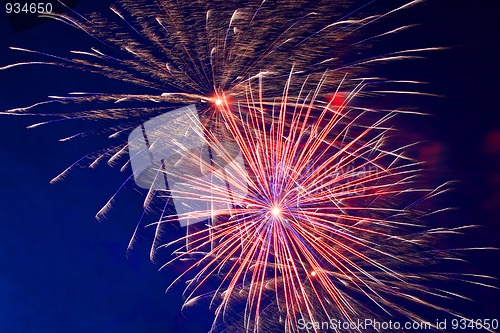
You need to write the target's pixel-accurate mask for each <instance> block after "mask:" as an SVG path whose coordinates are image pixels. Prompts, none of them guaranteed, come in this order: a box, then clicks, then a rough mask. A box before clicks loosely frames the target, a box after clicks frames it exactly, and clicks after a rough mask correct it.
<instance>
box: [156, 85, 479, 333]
mask: <svg viewBox="0 0 500 333" xmlns="http://www.w3.org/2000/svg"><path fill="white" fill-rule="evenodd" d="M291 80H292V77H291V76H290V78H289V79H288V80H287V81H286V84H285V85H284V87H285V89H284V91H283V93H282V95H281V97H279V98H277V99H276V101H275V102H274V104H272V105H268V104H267V103H263V101H262V100H261V99H260V96H263V95H265V84H264V83H263V82H262V80H260V81H259V82H258V83H254V84H253V85H255V86H256V87H254V86H253V85H252V82H250V83H249V84H248V86H247V90H246V98H245V100H243V101H241V102H240V103H238V113H237V114H234V113H233V112H227V113H226V112H222V113H223V114H224V115H226V116H225V118H224V121H225V123H226V124H227V125H228V126H227V128H228V132H229V134H230V135H231V136H232V137H233V138H234V140H235V142H236V144H237V146H238V147H239V149H240V151H241V155H242V156H243V159H244V161H245V167H241V165H240V164H234V163H233V168H232V169H231V170H229V171H228V169H227V168H223V166H225V165H228V164H231V162H232V161H233V160H234V157H233V156H234V153H231V152H228V150H227V148H226V147H225V146H224V145H223V144H222V143H221V140H220V139H219V138H217V136H216V135H213V134H210V132H207V133H208V141H209V142H210V144H209V146H210V149H211V151H212V153H213V154H214V156H217V157H218V158H217V159H216V160H218V163H216V164H220V165H216V166H215V167H214V163H213V161H211V163H207V162H205V161H204V160H203V159H200V156H199V154H191V155H190V156H189V157H188V159H189V161H190V162H189V163H188V164H190V165H194V166H198V165H203V167H204V168H207V169H209V168H211V170H212V172H213V173H212V178H211V179H200V178H199V177H191V176H188V175H186V174H185V173H184V175H183V176H182V175H179V174H174V173H173V172H171V171H169V170H168V169H166V170H162V172H164V173H165V174H166V175H167V178H168V177H172V176H175V177H177V178H179V177H180V178H182V182H183V183H184V185H185V186H183V187H182V190H181V191H176V190H172V189H170V191H169V193H168V195H169V196H174V197H181V198H185V199H189V200H191V201H192V202H195V204H194V205H193V207H191V208H192V209H191V210H190V211H189V212H188V213H184V214H175V215H170V216H164V217H163V219H162V220H160V221H159V222H158V224H157V226H161V225H162V224H163V223H170V222H173V221H181V222H182V221H185V220H189V219H192V218H196V217H202V218H207V216H211V217H212V219H211V223H209V224H208V225H207V228H206V229H204V230H201V231H198V232H196V233H194V234H192V235H188V236H187V237H186V238H183V239H180V240H177V241H174V242H172V243H169V244H166V245H162V246H160V247H164V246H174V245H175V244H179V242H183V241H185V240H187V241H188V242H189V244H188V246H184V245H182V247H181V248H179V250H177V251H175V252H174V253H175V254H176V257H175V259H173V260H172V261H171V262H169V263H168V264H170V263H172V262H175V261H177V260H188V261H189V260H192V261H193V264H192V266H191V267H189V268H188V269H187V270H186V271H185V273H183V274H182V275H181V276H180V277H179V279H181V278H182V276H190V280H189V283H188V285H187V288H186V292H185V295H186V297H187V300H186V305H190V304H193V303H195V302H196V300H198V299H199V298H200V297H204V295H203V294H202V295H199V293H198V294H197V291H198V290H199V289H200V287H201V285H203V283H204V282H206V281H208V280H210V279H213V278H214V276H218V277H219V278H220V287H219V288H218V289H217V290H216V291H215V292H214V293H212V294H211V296H212V301H211V303H212V304H214V303H217V302H218V304H217V307H216V311H215V315H216V317H217V318H219V319H221V318H222V317H224V313H226V311H230V310H228V309H227V308H228V305H229V304H231V303H232V302H233V301H234V300H235V299H236V300H239V301H240V302H241V301H243V303H244V304H245V311H244V314H243V318H244V328H245V330H246V331H259V330H265V329H266V325H268V324H265V323H266V322H267V323H269V321H268V320H267V318H266V315H267V316H272V318H275V319H276V318H277V317H280V318H281V320H282V325H283V326H282V327H281V330H285V331H286V332H295V331H298V326H297V323H299V322H300V321H301V320H302V321H305V322H309V323H311V322H320V321H328V322H329V321H331V320H333V319H337V320H339V319H341V320H343V321H346V322H355V320H357V319H358V318H359V317H360V315H361V314H363V315H364V316H367V315H368V314H370V315H371V318H378V317H381V315H380V312H381V313H384V312H385V313H386V314H388V315H390V316H403V317H405V318H407V319H408V320H411V321H421V322H423V321H424V318H422V317H421V316H419V314H418V313H415V312H412V311H411V310H408V309H407V308H406V307H405V306H404V305H402V304H407V303H408V302H410V303H412V302H413V303H416V304H419V305H423V306H426V307H429V308H432V309H434V310H438V311H443V312H446V313H452V314H454V315H457V316H460V314H458V313H454V312H453V311H452V310H447V309H445V308H443V307H442V306H440V305H438V304H439V303H435V302H434V299H439V298H444V297H446V298H449V297H450V292H448V291H445V290H436V289H433V288H430V287H429V286H426V283H428V282H429V281H433V280H435V279H446V280H451V279H453V276H452V275H451V274H446V273H440V272H426V271H425V270H424V269H421V270H418V271H421V273H419V274H418V276H416V275H415V271H416V268H415V267H416V266H423V265H424V266H425V265H426V263H427V264H428V263H430V262H432V261H436V260H440V259H450V258H451V254H450V253H444V252H442V253H440V254H439V255H436V254H432V251H429V248H428V246H429V245H430V243H431V241H432V240H433V239H434V237H435V235H437V234H454V233H459V232H460V229H461V228H459V229H445V228H429V227H426V226H425V224H424V222H423V221H422V219H421V217H420V216H419V214H423V213H422V212H421V211H420V212H419V211H418V209H417V208H416V206H417V207H418V206H422V205H421V204H419V202H422V201H425V200H428V199H430V198H432V197H433V196H435V195H438V194H440V193H442V192H444V191H446V190H447V189H448V186H447V184H444V185H443V186H441V187H438V188H422V187H419V186H418V182H417V181H416V180H417V179H418V176H419V173H420V172H419V171H420V168H421V165H420V163H418V162H416V161H414V160H412V159H411V158H409V157H408V156H406V150H407V149H409V146H404V147H401V146H399V145H396V146H395V147H396V148H390V147H391V146H394V143H393V142H392V141H393V139H391V129H390V126H389V124H390V122H391V118H392V117H394V116H395V115H396V113H397V112H394V113H388V114H383V115H380V113H377V112H375V111H374V110H367V109H360V108H358V107H350V106H349V103H351V102H352V100H353V99H355V97H356V96H357V95H358V94H359V93H360V92H361V91H362V88H363V85H362V84H360V85H359V86H358V87H357V88H356V89H354V90H353V91H352V92H351V93H350V94H349V95H347V96H346V98H345V100H344V102H343V103H342V104H340V105H334V104H333V103H332V101H334V100H335V98H333V99H331V100H329V101H328V100H327V101H324V100H321V98H320V97H319V96H321V95H322V94H321V92H322V90H323V89H324V87H325V86H330V85H323V83H325V82H326V81H328V80H329V78H327V77H325V78H324V79H323V80H322V81H321V82H320V83H319V85H318V86H317V88H316V89H315V90H314V91H307V90H302V91H301V93H300V94H298V95H296V96H291V95H290V94H289V87H290V86H292V85H291ZM303 86H308V84H307V83H304V84H303ZM340 88H341V84H340V82H339V84H338V89H337V91H338V90H340ZM333 94H334V95H335V92H333ZM220 107H221V108H229V107H231V106H230V105H228V104H221V106H220ZM374 112H375V117H374V115H373V113H374ZM374 118H375V120H374ZM203 167H202V168H203ZM228 172H229V173H231V174H230V177H228V175H227V173H228ZM227 183H229V187H230V188H232V189H239V191H232V192H231V195H232V198H231V201H230V202H228V199H227V194H226V193H227V188H228V186H227V185H226V184H227ZM207 199H208V200H209V201H211V202H212V203H213V205H212V206H211V207H209V208H208V209H201V210H200V209H198V207H199V205H196V201H197V200H198V201H200V202H202V201H203V202H205V201H206V200H207ZM168 264H167V265H168ZM410 272H411V273H410ZM476 278H477V279H479V280H480V279H481V277H476ZM469 280H470V278H469ZM471 282H472V283H474V281H471ZM454 297H461V296H460V295H458V294H456V295H454ZM269 308H271V309H273V310H272V311H276V313H278V314H279V316H277V315H276V313H274V314H271V315H270V314H269ZM368 317H370V316H368ZM214 325H215V324H214ZM214 327H215V326H214ZM352 331H355V330H354V329H353V330H352Z"/></svg>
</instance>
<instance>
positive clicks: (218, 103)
mask: <svg viewBox="0 0 500 333" xmlns="http://www.w3.org/2000/svg"><path fill="white" fill-rule="evenodd" d="M215 105H217V106H220V105H222V101H221V100H220V98H218V99H216V100H215Z"/></svg>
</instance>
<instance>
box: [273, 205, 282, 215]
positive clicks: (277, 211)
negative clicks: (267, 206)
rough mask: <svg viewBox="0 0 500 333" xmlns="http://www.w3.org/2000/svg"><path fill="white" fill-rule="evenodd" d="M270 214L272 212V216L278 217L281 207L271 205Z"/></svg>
mask: <svg viewBox="0 0 500 333" xmlns="http://www.w3.org/2000/svg"><path fill="white" fill-rule="evenodd" d="M271 214H273V216H274V217H278V216H280V215H281V208H279V207H273V208H272V209H271Z"/></svg>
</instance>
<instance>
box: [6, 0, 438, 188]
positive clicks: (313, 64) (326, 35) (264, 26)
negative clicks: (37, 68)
mask: <svg viewBox="0 0 500 333" xmlns="http://www.w3.org/2000/svg"><path fill="white" fill-rule="evenodd" d="M419 2H420V1H411V2H401V3H399V4H395V5H394V6H393V7H389V8H370V4H366V5H365V6H362V7H359V6H356V5H354V4H353V3H351V2H339V3H337V2H335V3H333V4H332V3H331V1H319V2H318V1H316V2H314V6H313V5H312V4H310V3H308V2H302V1H297V2H295V1H294V2H283V3H281V2H276V3H274V2H267V1H262V2H259V1H257V2H249V3H245V4H241V3H227V2H219V1H214V2H212V1H210V2H206V1H180V2H179V1H158V2H155V4H151V3H149V2H146V1H119V2H117V3H116V4H115V5H113V6H112V7H111V9H110V10H111V12H110V15H111V17H109V15H106V16H103V14H102V13H93V14H89V15H87V16H83V15H80V14H79V13H76V12H73V11H71V10H70V9H68V11H69V13H64V14H63V13H47V14H44V16H47V17H50V18H52V19H54V20H58V21H61V22H64V23H66V24H68V25H69V26H72V27H74V28H76V29H79V30H81V31H82V32H84V33H85V34H88V35H89V36H91V37H93V38H94V39H95V40H96V43H97V46H94V47H91V48H90V49H88V50H72V51H71V52H69V53H68V54H66V55H55V54H50V53H49V52H45V51H37V50H31V49H27V48H25V47H17V46H16V47H12V48H11V49H13V50H16V51H22V52H23V53H25V54H26V55H28V54H36V55H38V57H39V58H37V59H36V60H35V61H33V60H31V59H29V58H28V59H27V60H26V61H20V62H19V63H15V64H11V65H7V66H3V67H0V69H1V70H7V69H10V68H12V67H16V66H26V65H40V64H43V65H55V66H62V67H67V68H72V69H76V70H81V71H88V72H92V73H95V74H98V75H102V76H105V77H109V78H112V79H116V80H120V81H124V82H129V83H131V84H134V85H136V86H137V87H138V88H137V89H138V90H139V91H141V93H136V94H130V93H119V92H116V93H111V92H100V93H86V92H74V93H70V94H69V95H68V96H51V99H50V100H48V101H43V102H39V103H36V104H34V105H31V106H28V107H20V108H16V109H12V110H8V111H6V112H7V113H10V114H30V115H37V116H41V115H43V116H46V117H49V118H50V120H46V121H42V122H39V123H36V124H34V125H32V126H31V127H37V126H40V125H45V124H47V123H52V122H54V121H60V120H61V119H64V120H89V121H93V120H98V121H100V122H99V123H101V124H103V125H102V126H101V127H99V126H93V127H92V128H91V129H88V130H83V131H82V132H79V133H76V134H74V135H71V136H69V137H66V138H62V139H61V141H68V140H74V139H77V138H80V137H84V136H87V135H90V134H94V135H103V137H106V136H108V137H109V138H111V139H119V138H123V137H124V136H126V135H127V134H128V133H129V132H130V131H131V130H133V129H134V128H136V127H137V126H140V125H141V124H142V123H144V122H145V121H147V120H148V119H151V118H153V117H155V116H158V115H161V114H163V113H165V112H168V111H170V110H174V109H176V108H178V107H179V106H181V105H186V104H192V103H200V102H202V103H201V105H200V107H199V108H198V110H199V112H200V114H201V115H202V120H203V121H204V122H205V125H206V126H211V127H212V128H211V130H218V128H219V127H220V126H223V125H221V123H220V122H221V114H220V111H221V109H220V108H219V107H218V105H217V104H218V103H221V102H222V101H224V102H225V103H227V104H229V105H232V106H233V107H232V108H228V109H227V110H226V111H227V112H230V111H235V110H236V108H235V107H234V106H235V104H232V101H236V100H238V99H240V98H241V97H242V96H244V90H245V82H247V81H248V80H250V79H252V78H256V77H265V76H270V75H272V76H274V77H286V76H287V73H288V72H289V70H290V66H291V64H293V66H294V68H295V73H294V74H295V75H300V76H304V77H305V76H307V75H308V76H311V77H312V78H316V81H317V80H319V79H320V77H321V75H322V73H324V71H325V70H329V71H330V75H331V76H335V78H336V79H337V80H340V79H341V78H342V77H343V76H344V74H345V73H346V72H347V71H348V72H349V74H350V76H349V81H346V82H344V89H347V90H348V91H349V90H350V89H353V87H355V86H356V85H357V84H358V83H359V81H360V80H365V82H366V81H367V80H368V81H371V82H372V83H373V84H374V85H373V87H374V88H373V89H365V92H366V93H380V92H381V91H382V90H383V92H384V93H386V94H387V93H415V94H420V92H418V90H417V89H414V88H413V87H412V86H414V85H415V84H418V83H419V82H415V81H405V82H400V84H403V85H406V86H404V87H403V86H401V87H400V88H398V89H393V88H392V87H391V84H390V82H391V80H387V79H384V78H380V77H367V75H368V73H370V72H369V69H370V68H371V67H373V66H374V65H377V64H382V63H386V62H391V61H398V60H403V59H408V58H415V57H419V54H420V53H422V52H426V51H431V50H435V49H436V48H425V49H422V48H420V49H411V50H410V49H406V50H401V49H394V50H391V51H387V52H386V50H384V52H383V53H379V54H377V53H375V52H373V51H370V48H371V46H373V45H375V44H377V41H378V40H380V39H382V40H383V39H384V38H388V37H390V36H391V35H394V34H400V33H404V31H406V30H408V28H410V27H411V26H399V25H396V26H394V22H391V17H393V16H395V15H396V14H397V13H398V12H400V11H402V10H405V9H407V8H409V7H411V6H413V5H416V4H418V3H419ZM308 7H310V8H311V10H306V9H305V8H308ZM382 7H383V6H382ZM374 12H375V13H374ZM346 13H347V14H346ZM384 21H385V22H387V25H381V24H380V22H384ZM367 35H368V36H369V38H367ZM40 57H42V58H41V59H40ZM45 59H46V60H45ZM284 59H286V60H287V61H283V60H284ZM385 83H389V85H388V86H387V87H386V88H385V89H384V88H382V86H383V85H384V84H385ZM392 83H394V82H392ZM292 84H293V83H292ZM273 87H274V90H273ZM308 88H309V89H314V87H308ZM290 89H291V90H292V91H294V92H296V90H297V89H300V86H297V87H290ZM267 90H268V92H269V93H272V94H271V95H272V98H274V96H279V94H280V90H281V87H280V86H279V85H275V86H273V85H272V84H269V87H268V89H267ZM331 90H332V91H333V90H335V87H331ZM339 95H340V94H339ZM272 98H271V100H272ZM82 103H84V105H86V106H85V107H84V108H83V111H82V109H81V108H80V107H79V106H78V105H79V104H82ZM61 104H62V105H64V108H65V110H67V109H68V108H76V110H75V111H73V112H71V111H69V112H68V111H64V112H56V113H55V112H51V109H54V108H57V107H58V105H61ZM54 118H56V119H54ZM92 123H94V122H92ZM126 149H127V147H126V143H121V144H112V146H111V147H109V148H107V149H105V150H101V151H98V152H95V153H92V154H89V155H88V156H86V157H85V158H84V159H82V160H79V161H77V162H76V163H75V164H74V165H73V166H71V167H70V168H68V169H67V170H65V171H64V172H63V173H62V174H61V175H60V176H58V177H56V178H55V179H54V181H57V180H58V179H61V178H62V177H63V176H64V175H65V174H66V173H67V172H68V171H69V170H70V169H71V168H73V167H75V166H90V167H95V166H96V165H97V164H98V163H99V162H101V161H104V160H108V162H109V163H110V164H113V163H114V162H116V161H117V159H118V157H119V156H120V155H122V153H123V152H124V151H126Z"/></svg>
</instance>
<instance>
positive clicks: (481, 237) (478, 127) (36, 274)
mask: <svg viewBox="0 0 500 333" xmlns="http://www.w3.org/2000/svg"><path fill="white" fill-rule="evenodd" d="M80 2H85V1H80ZM464 3H465V1H452V0H446V1H443V0H434V1H428V3H427V4H425V5H422V6H419V7H417V8H415V9H412V10H410V11H407V12H405V15H406V16H404V17H403V18H402V20H403V21H405V22H406V21H409V22H410V23H420V26H419V27H417V28H415V32H414V33H413V37H414V40H413V41H411V43H409V45H412V43H415V44H414V45H418V46H423V45H427V46H448V47H449V49H448V50H445V51H441V52H438V53H433V54H431V55H429V56H428V57H427V58H426V59H424V60H418V61H415V62H412V63H409V64H406V65H402V67H401V68H394V69H393V70H401V71H404V72H407V73H408V74H409V75H413V76H412V78H413V77H414V78H416V79H422V80H425V81H428V82H430V84H429V85H427V86H426V88H425V89H426V90H428V91H430V92H434V93H437V94H439V95H442V96H444V97H441V98H423V99H420V100H419V101H418V103H420V107H421V109H423V110H424V111H425V112H428V113H429V114H431V116H429V117H424V118H423V119H420V120H416V121H415V122H414V123H408V124H405V125H404V126H406V127H407V128H408V133H418V132H420V134H415V135H416V137H418V138H422V137H424V138H426V141H425V143H423V145H422V147H421V148H420V151H419V154H420V157H421V158H422V159H424V160H426V161H428V162H429V165H430V168H431V169H432V171H433V173H434V174H435V177H436V178H437V179H438V180H446V179H453V180H458V182H457V183H456V184H455V185H454V188H455V190H454V191H453V192H452V193H451V194H449V195H447V196H446V197H445V198H444V199H443V200H445V202H444V205H445V206H449V207H456V208H457V209H456V210H455V211H453V212H449V213H447V215H445V216H442V217H440V218H439V219H440V221H439V222H440V223H442V221H443V220H444V221H453V223H454V224H457V225H460V224H480V225H482V226H483V227H481V228H479V229H477V230H474V231H473V232H471V234H470V236H468V237H466V238H465V239H464V238H461V239H460V242H462V243H460V245H462V246H463V245H464V244H465V245H471V246H472V245H474V246H499V242H498V234H499V231H500V227H499V223H500V124H499V121H498V119H499V118H500V117H498V114H499V113H500V108H499V102H498V98H499V94H500V90H499V85H498V77H499V74H500V72H499V61H498V59H500V52H499V41H500V37H499V35H498V32H499V31H500V26H499V24H500V17H499V14H498V13H499V12H500V11H499V10H498V8H494V7H495V5H494V1H487V0H482V1H474V2H472V1H470V2H469V3H468V4H464ZM360 4H363V2H360ZM74 8H75V10H77V11H78V12H82V13H85V12H88V11H89V10H103V11H105V10H107V9H106V8H107V7H106V6H105V5H91V4H89V3H88V2H87V3H86V4H82V3H78V4H77V5H76V6H75V7H74ZM3 9H4V8H3V5H2V12H1V14H0V66H4V65H7V64H10V63H14V62H16V57H18V56H19V55H20V53H19V52H15V51H11V50H9V49H8V47H9V46H19V47H27V48H32V49H43V50H47V51H51V52H53V53H54V54H61V53H65V52H67V50H71V49H82V48H84V47H85V46H88V45H93V44H95V41H93V40H92V39H91V38H89V37H88V36H84V35H83V34H82V33H81V32H78V31H76V30H74V29H70V28H68V27H67V26H65V25H64V24H62V23H58V22H53V21H49V22H44V23H42V24H40V25H36V26H33V27H29V28H25V29H21V30H20V29H19V27H13V26H12V25H11V24H10V22H9V21H8V19H7V16H6V14H5V13H4V11H3ZM396 42H397V41H396ZM403 76H404V75H403ZM133 89H135V87H130V86H129V85H127V84H124V83H122V82H115V81H113V80H111V79H103V78H101V77H100V76H96V75H92V74H89V73H81V72H77V71H74V70H67V69H63V68H59V67H49V66H29V67H17V68H13V69H9V70H6V71H0V110H4V109H9V108H12V107H18V106H26V105H29V104H31V103H34V102H38V101H42V100H45V98H46V97H47V96H49V95H65V94H67V93H68V92H71V91H113V92H120V91H129V92H132V91H134V90H133ZM412 119H413V118H412ZM33 122H34V121H33V119H30V118H29V117H8V116H0V129H1V131H0V151H1V162H2V163H0V181H1V184H2V185H1V186H0V198H1V200H0V333H3V332H6V333H10V332H23V333H31V332H51V333H58V332H61V333H62V332H74V333H80V332H82V333H83V332H109V333H111V332H120V333H132V332H151V333H153V332H155V333H156V332H158V333H159V332H194V333H196V332H206V331H208V329H209V327H210V322H211V319H210V317H209V316H208V315H207V313H208V311H206V313H205V312H203V311H204V310H203V309H200V310H199V311H200V313H199V314H197V315H194V314H192V313H191V314H184V315H183V314H182V313H181V311H180V307H181V304H182V297H181V294H180V293H181V292H180V290H178V289H174V290H173V291H171V292H169V293H168V294H165V293H164V291H165V289H166V288H167V286H168V285H169V283H170V282H171V281H172V279H173V278H174V277H175V276H176V275H177V274H178V273H179V272H178V271H176V270H175V269H173V268H170V269H167V270H163V271H160V272H158V268H159V267H160V266H161V263H162V262H161V261H160V262H158V263H151V262H150V261H149V248H148V245H149V244H150V243H149V241H150V240H151V234H150V233H149V232H147V231H146V232H142V233H141V234H140V237H139V240H138V242H137V244H136V247H135V248H134V250H132V251H131V252H129V253H127V252H126V248H127V245H128V242H129V239H130V236H131V235H132V233H133V231H134V228H135V225H136V223H137V221H138V219H139V218H140V216H141V213H142V210H141V207H142V201H143V193H142V192H140V191H138V190H137V189H136V188H135V187H134V186H133V185H132V184H130V185H129V186H127V187H126V188H125V190H124V191H122V192H121V193H120V194H119V196H118V197H117V200H116V201H115V205H114V208H113V209H112V210H111V211H110V213H109V214H108V216H107V218H106V219H105V220H104V221H102V222H98V221H96V220H95V218H94V215H95V214H96V212H97V211H98V210H99V209H100V208H101V207H102V206H103V205H104V204H105V203H106V201H107V200H108V199H109V197H110V196H111V195H112V194H113V193H114V192H115V191H116V190H117V189H118V187H119V186H120V184H121V183H122V182H123V181H124V180H125V179H126V178H127V177H128V173H127V172H130V170H128V171H126V172H123V173H120V172H119V168H117V167H114V168H112V167H108V166H106V165H104V166H103V167H100V168H97V169H93V170H88V169H76V170H75V171H73V172H72V173H70V174H69V176H68V177H67V178H66V179H65V180H64V181H62V182H59V183H56V184H53V185H51V184H49V181H50V180H51V179H52V178H53V177H54V176H55V175H57V174H58V173H59V172H61V171H62V170H63V169H65V168H66V167H67V166H68V165H69V164H71V163H72V162H74V161H76V160H77V159H79V158H80V157H81V156H83V155H84V154H87V153H90V152H91V151H93V150H94V149H95V147H96V145H97V146H98V145H99V142H97V141H96V139H93V138H83V139H79V140H76V141H74V142H69V143H61V142H58V141H57V140H58V139H59V138H61V137H65V136H68V135H71V134H73V133H75V131H76V130H77V129H76V127H75V126H77V125H75V124H70V123H69V122H62V123H55V124H51V125H48V126H45V127H40V128H35V129H26V126H28V125H30V124H32V123H33ZM422 133H423V134H422ZM438 180H436V181H438ZM176 232H177V234H175V233H176ZM172 233H173V234H172V237H175V236H180V235H181V234H180V233H179V231H176V229H172ZM451 245H452V246H457V244H453V243H452V244H451ZM468 259H469V260H470V261H471V262H472V265H471V268H470V272H474V273H477V274H490V275H493V276H497V277H498V276H500V274H498V271H499V269H498V263H499V259H500V258H499V256H498V252H495V251H490V252H487V253H486V252H484V251H483V252H474V253H471V254H470V255H469V257H468ZM473 293H474V294H473V295H471V296H472V297H473V298H474V299H475V300H476V303H467V304H468V305H460V306H459V307H466V308H467V310H468V313H470V314H471V316H474V317H475V318H488V317H489V318H492V317H495V316H496V317H497V318H500V313H499V303H500V302H498V297H499V293H498V292H496V291H491V290H484V289H477V291H476V290H474V291H473Z"/></svg>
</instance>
